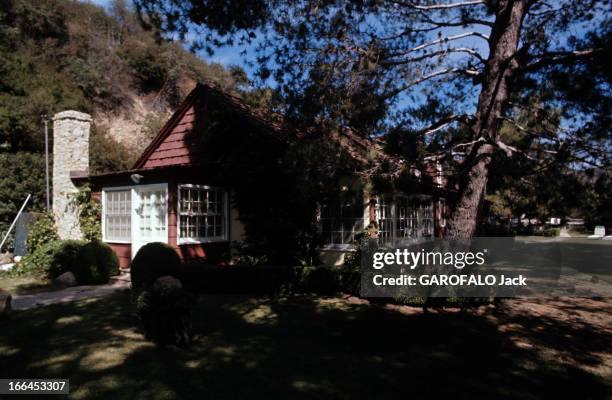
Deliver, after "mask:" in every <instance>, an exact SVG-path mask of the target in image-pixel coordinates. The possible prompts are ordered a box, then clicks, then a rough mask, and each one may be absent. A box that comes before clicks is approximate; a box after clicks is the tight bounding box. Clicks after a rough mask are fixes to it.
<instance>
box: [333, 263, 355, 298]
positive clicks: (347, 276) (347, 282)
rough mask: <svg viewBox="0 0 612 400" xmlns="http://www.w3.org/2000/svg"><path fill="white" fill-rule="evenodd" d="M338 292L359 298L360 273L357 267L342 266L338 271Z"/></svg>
mask: <svg viewBox="0 0 612 400" xmlns="http://www.w3.org/2000/svg"><path fill="white" fill-rule="evenodd" d="M338 280H339V284H340V290H341V291H343V292H344V293H347V294H351V295H353V296H359V295H360V291H361V271H360V268H359V267H355V266H352V265H346V264H345V265H344V266H343V267H342V268H341V269H340V270H339V271H338Z"/></svg>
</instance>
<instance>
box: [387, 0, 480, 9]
mask: <svg viewBox="0 0 612 400" xmlns="http://www.w3.org/2000/svg"><path fill="white" fill-rule="evenodd" d="M391 3H394V4H398V5H401V6H404V7H408V8H413V9H415V10H448V9H450V8H456V7H469V6H474V5H477V4H485V0H471V1H462V2H459V3H448V4H431V5H428V6H423V5H419V4H414V3H409V2H405V1H391Z"/></svg>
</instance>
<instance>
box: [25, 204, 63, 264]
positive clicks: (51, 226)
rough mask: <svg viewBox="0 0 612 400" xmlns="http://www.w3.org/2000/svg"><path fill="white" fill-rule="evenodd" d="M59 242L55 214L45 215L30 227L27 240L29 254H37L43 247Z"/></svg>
mask: <svg viewBox="0 0 612 400" xmlns="http://www.w3.org/2000/svg"><path fill="white" fill-rule="evenodd" d="M58 240H59V236H58V235H57V230H56V229H55V220H54V219H53V214H51V213H44V214H42V215H41V216H40V217H39V218H38V219H37V220H36V221H35V222H34V223H33V224H32V225H31V226H30V231H29V232H28V238H27V246H28V253H30V254H32V253H35V252H36V250H38V249H39V248H40V247H42V246H43V245H45V244H47V243H50V242H54V241H58Z"/></svg>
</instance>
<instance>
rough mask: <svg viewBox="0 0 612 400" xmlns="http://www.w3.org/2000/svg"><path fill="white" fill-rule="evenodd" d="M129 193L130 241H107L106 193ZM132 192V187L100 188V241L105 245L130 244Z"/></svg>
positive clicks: (132, 210) (132, 208) (132, 207)
mask: <svg viewBox="0 0 612 400" xmlns="http://www.w3.org/2000/svg"><path fill="white" fill-rule="evenodd" d="M126 191H129V192H130V210H129V211H130V212H129V214H130V239H129V240H119V239H109V238H107V237H106V194H107V193H108V192H126ZM133 201H134V190H133V187H132V186H110V187H103V188H102V241H103V242H105V243H117V244H130V243H132V229H133V226H132V218H133V215H132V214H133V212H134V206H133Z"/></svg>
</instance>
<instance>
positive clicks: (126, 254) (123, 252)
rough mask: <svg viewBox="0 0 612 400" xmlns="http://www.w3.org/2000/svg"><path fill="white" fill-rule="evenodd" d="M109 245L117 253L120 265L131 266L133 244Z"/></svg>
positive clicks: (121, 266) (124, 267) (123, 266)
mask: <svg viewBox="0 0 612 400" xmlns="http://www.w3.org/2000/svg"><path fill="white" fill-rule="evenodd" d="M108 245H109V246H110V248H111V249H113V251H114V252H115V254H116V255H117V258H118V259H119V267H120V268H122V269H126V268H129V267H130V262H131V261H132V245H131V244H129V243H128V244H123V243H108Z"/></svg>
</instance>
